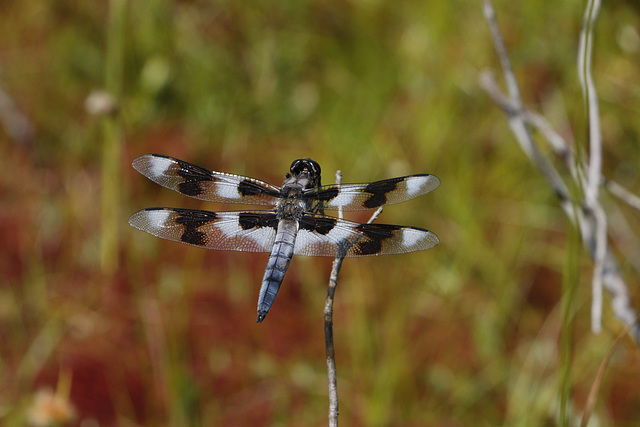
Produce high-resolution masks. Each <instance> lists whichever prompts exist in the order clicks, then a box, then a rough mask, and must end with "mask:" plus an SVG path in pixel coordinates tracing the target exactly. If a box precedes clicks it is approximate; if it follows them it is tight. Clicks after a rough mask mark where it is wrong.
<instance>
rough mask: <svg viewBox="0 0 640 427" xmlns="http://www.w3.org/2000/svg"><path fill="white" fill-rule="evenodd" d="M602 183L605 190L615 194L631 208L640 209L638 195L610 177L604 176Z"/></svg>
mask: <svg viewBox="0 0 640 427" xmlns="http://www.w3.org/2000/svg"><path fill="white" fill-rule="evenodd" d="M602 184H603V185H604V186H605V188H606V189H607V190H609V191H610V192H611V194H613V195H614V196H616V197H617V198H618V199H620V200H621V201H623V202H625V203H626V204H628V205H629V206H631V207H632V208H634V209H637V210H639V211H640V197H638V196H636V195H635V194H633V193H632V192H630V191H629V190H627V189H626V188H624V187H623V186H622V185H620V184H618V183H617V182H615V181H612V180H610V179H607V178H604V179H603V181H602Z"/></svg>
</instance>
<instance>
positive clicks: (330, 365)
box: [324, 171, 382, 427]
mask: <svg viewBox="0 0 640 427" xmlns="http://www.w3.org/2000/svg"><path fill="white" fill-rule="evenodd" d="M341 182H342V173H341V172H340V171H337V172H336V184H337V185H340V183H341ZM381 212H382V207H379V208H378V209H377V210H376V211H375V212H374V213H373V215H371V218H369V221H367V224H370V223H372V222H373V221H375V220H376V218H378V215H380V213H381ZM343 217H344V215H343V212H342V208H339V209H338V218H340V219H343ZM357 242H358V239H356V240H354V241H353V242H349V243H348V244H346V245H345V247H344V250H343V251H341V252H340V254H339V255H338V256H337V257H336V258H335V259H334V260H333V265H332V267H331V275H330V276H329V288H328V289H327V300H326V301H325V304H324V342H325V348H326V352H327V375H328V378H329V426H330V427H337V426H338V414H339V411H338V379H337V374H336V353H335V348H334V345H333V301H334V297H335V293H336V287H337V286H338V274H339V273H340V269H341V268H342V261H344V254H345V253H346V252H347V251H348V250H349V248H350V247H351V246H353V245H355V244H356V243H357Z"/></svg>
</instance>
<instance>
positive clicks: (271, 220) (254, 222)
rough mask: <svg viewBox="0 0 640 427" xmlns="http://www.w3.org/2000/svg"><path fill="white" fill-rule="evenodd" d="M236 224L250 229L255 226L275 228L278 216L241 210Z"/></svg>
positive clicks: (244, 228) (276, 227)
mask: <svg viewBox="0 0 640 427" xmlns="http://www.w3.org/2000/svg"><path fill="white" fill-rule="evenodd" d="M238 225H240V227H241V228H242V229H243V230H250V229H252V228H255V227H259V228H264V227H271V228H273V229H276V230H277V229H278V218H277V217H276V215H275V214H255V213H250V212H241V213H240V214H239V215H238Z"/></svg>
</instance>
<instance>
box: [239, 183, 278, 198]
mask: <svg viewBox="0 0 640 427" xmlns="http://www.w3.org/2000/svg"><path fill="white" fill-rule="evenodd" d="M238 193H240V195H241V196H254V195H256V194H266V195H269V196H273V197H278V196H279V195H280V193H278V192H275V191H271V190H269V189H267V188H264V187H263V186H261V185H259V184H256V183H255V182H253V181H251V180H248V179H245V180H242V181H241V182H240V184H238Z"/></svg>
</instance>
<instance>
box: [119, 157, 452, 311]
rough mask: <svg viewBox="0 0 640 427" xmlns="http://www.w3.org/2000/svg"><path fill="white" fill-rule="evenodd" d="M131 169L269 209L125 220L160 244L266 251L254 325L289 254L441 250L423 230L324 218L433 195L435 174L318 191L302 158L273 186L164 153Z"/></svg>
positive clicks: (313, 170)
mask: <svg viewBox="0 0 640 427" xmlns="http://www.w3.org/2000/svg"><path fill="white" fill-rule="evenodd" d="M132 166H133V167H134V168H135V169H136V170H137V171H138V172H140V173H141V174H142V175H144V176H146V177H147V178H149V179H150V180H151V181H153V182H155V183H157V184H160V185H162V186H164V187H166V188H169V189H171V190H174V191H177V192H178V193H181V194H184V195H185V196H189V197H193V198H196V199H200V200H205V201H209V202H217V203H242V204H249V205H258V206H269V209H268V210H241V211H227V212H212V211H207V210H198V209H182V208H170V207H155V208H146V209H142V210H139V211H137V212H135V213H134V214H133V215H131V217H130V218H129V224H130V225H131V226H133V227H135V228H137V229H139V230H142V231H144V232H147V233H149V234H151V235H153V236H156V237H160V238H162V239H167V240H172V241H175V242H180V243H185V244H188V245H193V246H198V247H201V248H206V249H216V250H225V251H243V252H269V253H270V255H269V259H268V261H267V266H266V269H265V273H264V277H263V279H262V286H261V288H260V294H259V298H258V319H257V322H258V323H261V322H262V321H263V320H264V319H265V317H266V316H267V313H268V312H269V310H270V309H271V307H272V306H273V303H274V302H275V299H276V295H277V294H278V291H279V290H280V286H281V284H282V282H283V280H284V276H285V273H286V272H287V269H288V267H289V263H290V261H291V258H292V257H293V255H303V256H315V257H364V256H375V255H387V254H400V253H407V252H413V251H421V250H425V249H430V248H433V247H434V246H436V245H437V244H438V243H439V240H438V236H436V235H435V234H434V233H433V232H431V231H429V230H426V229H424V228H419V227H409V226H400V225H390V224H378V223H358V222H352V221H347V220H344V219H339V218H336V217H333V216H329V215H326V214H325V210H330V211H336V210H342V211H363V210H369V209H376V208H380V207H382V206H385V205H393V204H396V203H401V202H405V201H407V200H410V199H413V198H414V197H418V196H420V195H423V194H425V193H428V192H430V191H432V190H435V189H436V188H438V186H439V185H440V180H439V179H438V177H436V176H435V175H431V174H418V175H409V176H403V177H399V178H391V179H384V180H382V181H375V182H370V183H364V184H341V185H337V184H334V185H325V186H322V185H321V182H320V179H321V170H320V165H319V164H318V163H317V162H315V161H313V160H311V159H309V158H304V159H298V160H295V161H294V162H293V163H292V164H291V168H290V172H289V173H287V174H286V177H285V181H284V183H283V185H282V186H281V187H278V186H275V185H272V184H269V183H267V182H265V181H261V180H259V179H255V178H249V177H245V176H241V175H234V174H230V173H224V172H216V171H213V170H209V169H205V168H203V167H200V166H196V165H194V164H191V163H188V162H185V161H183V160H179V159H176V158H173V157H169V156H166V155H163V154H145V155H142V156H140V157H138V158H136V159H135V160H134V161H133V163H132Z"/></svg>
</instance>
